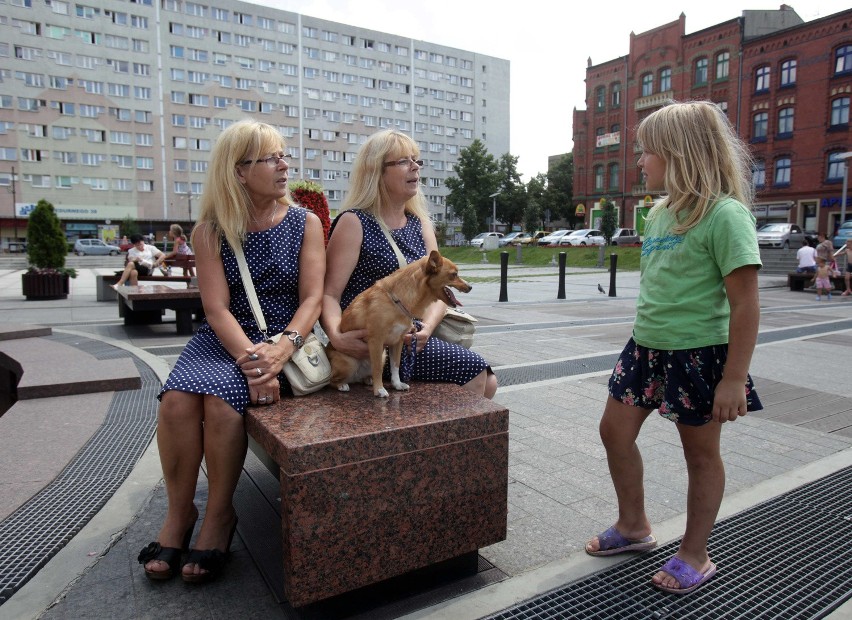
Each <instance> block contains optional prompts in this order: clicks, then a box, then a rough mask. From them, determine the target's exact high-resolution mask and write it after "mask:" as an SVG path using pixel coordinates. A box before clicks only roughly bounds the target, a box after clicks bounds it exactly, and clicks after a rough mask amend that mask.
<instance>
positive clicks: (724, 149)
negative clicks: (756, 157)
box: [637, 101, 752, 234]
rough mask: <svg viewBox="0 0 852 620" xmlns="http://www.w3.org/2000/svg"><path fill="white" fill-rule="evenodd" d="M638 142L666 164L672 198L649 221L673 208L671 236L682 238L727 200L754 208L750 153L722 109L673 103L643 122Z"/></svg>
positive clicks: (702, 103)
mask: <svg viewBox="0 0 852 620" xmlns="http://www.w3.org/2000/svg"><path fill="white" fill-rule="evenodd" d="M637 138H638V141H639V144H640V145H641V147H642V149H643V150H645V151H647V152H649V153H653V154H654V155H657V156H659V157H661V158H662V159H663V160H664V161H665V162H666V173H665V180H664V185H665V191H666V193H667V195H666V196H665V197H664V198H663V200H662V201H660V202H659V203H658V204H657V205H656V206H655V207H654V208H653V209H651V212H650V213H649V214H648V217H649V219H650V218H653V217H654V216H655V215H656V214H657V213H659V212H660V211H659V210H660V209H665V208H671V209H672V210H673V212H674V215H675V218H676V219H677V224H676V225H675V226H673V227H672V232H673V233H675V234H683V233H685V232H686V231H687V230H689V229H690V228H692V227H694V226H696V225H697V224H698V223H699V222H700V221H701V220H702V219H703V218H704V216H705V215H707V213H709V212H710V210H711V209H712V208H713V205H715V204H716V203H717V202H718V201H719V200H720V199H722V198H726V197H731V198H735V199H736V200H738V201H740V202H741V203H743V204H744V205H745V206H746V207H748V208H751V202H752V187H751V165H752V158H751V154H750V153H749V150H748V146H747V145H746V144H745V143H743V141H742V140H740V138H739V137H738V136H737V133H736V131H735V130H734V128H733V126H732V125H731V123H730V122H729V121H728V117H727V116H725V113H724V112H722V110H720V109H719V107H718V106H717V105H715V104H713V103H709V102H706V101H688V102H674V103H671V104H669V105H667V106H665V107H663V108H660V109H659V110H657V111H656V112H654V113H653V114H651V115H650V116H648V117H647V118H645V119H644V120H643V121H642V122H641V123H640V125H639V129H638V132H637Z"/></svg>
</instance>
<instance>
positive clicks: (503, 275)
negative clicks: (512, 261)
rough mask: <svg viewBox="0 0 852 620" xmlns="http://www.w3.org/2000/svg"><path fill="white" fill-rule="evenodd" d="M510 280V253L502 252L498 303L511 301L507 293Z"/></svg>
mask: <svg viewBox="0 0 852 620" xmlns="http://www.w3.org/2000/svg"><path fill="white" fill-rule="evenodd" d="M508 279H509V253H508V252H500V299H498V300H497V301H509V295H508V294H507V293H506V281H507V280H508Z"/></svg>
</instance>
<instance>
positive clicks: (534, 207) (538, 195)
mask: <svg viewBox="0 0 852 620" xmlns="http://www.w3.org/2000/svg"><path fill="white" fill-rule="evenodd" d="M546 191H547V177H546V176H545V175H544V174H543V173H541V172H539V173H538V174H537V175H535V176H534V177H533V178H531V179H530V180H529V182H528V183H527V206H526V208H525V209H524V230H526V231H528V232H530V233H534V232H535V231H536V230H539V229H540V228H541V227H542V226H541V216H542V205H543V204H544V200H545V198H544V196H545V193H546Z"/></svg>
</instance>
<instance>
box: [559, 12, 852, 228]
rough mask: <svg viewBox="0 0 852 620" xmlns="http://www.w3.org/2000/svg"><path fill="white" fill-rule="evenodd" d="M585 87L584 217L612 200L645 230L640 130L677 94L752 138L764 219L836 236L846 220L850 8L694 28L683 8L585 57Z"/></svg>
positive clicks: (579, 186) (577, 124)
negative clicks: (602, 56)
mask: <svg viewBox="0 0 852 620" xmlns="http://www.w3.org/2000/svg"><path fill="white" fill-rule="evenodd" d="M586 93H587V94H586V110H575V111H574V124H573V127H574V199H575V203H576V204H577V205H579V204H582V205H583V206H584V208H585V211H586V217H587V220H586V221H587V222H588V223H589V225H594V224H595V222H594V219H593V218H594V217H595V211H594V209H595V207H596V206H597V205H598V204H599V201H600V199H601V198H602V197H607V198H609V199H611V200H612V201H613V202H615V204H616V206H617V207H618V209H619V222H620V225H622V226H626V227H631V228H637V229H639V230H640V232H641V231H642V230H643V228H644V227H643V225H642V224H643V222H642V217H641V215H642V207H643V206H644V205H645V201H646V199H647V197H648V194H647V192H646V191H645V187H644V184H643V182H642V178H641V175H640V174H639V170H638V168H637V166H636V160H637V159H638V158H639V155H640V152H639V151H638V149H637V147H636V144H635V132H634V128H635V127H636V126H637V125H638V123H639V122H640V121H641V120H642V119H643V118H644V117H645V116H646V115H648V114H650V113H651V112H653V111H654V110H656V109H658V108H660V107H661V106H663V105H665V103H666V101H669V100H672V99H674V100H679V101H684V100H690V99H692V100H694V99H703V100H707V101H712V102H714V103H716V104H718V105H719V106H720V107H721V108H722V109H723V110H724V111H725V112H726V113H727V114H728V118H730V120H731V122H732V123H733V124H734V125H735V126H736V127H737V130H738V132H739V134H740V136H741V137H742V138H743V139H744V140H746V141H747V142H748V143H749V144H750V146H751V148H752V153H753V155H754V158H755V168H754V172H753V179H754V184H755V190H756V196H755V205H754V209H753V211H754V214H755V217H757V219H758V221H759V222H761V223H762V222H766V221H790V222H796V223H798V224H800V225H802V226H803V227H804V228H806V229H809V230H825V231H827V232H828V233H829V234H832V233H833V231H834V229H835V228H836V227H837V226H838V225H839V219H840V211H841V209H840V203H841V193H842V185H843V170H844V165H845V160H844V159H842V158H839V157H838V155H840V154H844V153H848V152H849V151H852V137H850V135H849V110H850V97H852V10H848V11H843V12H841V13H836V14H834V15H830V16H828V17H825V18H821V19H818V20H814V21H811V22H807V23H805V22H803V21H802V20H801V18H800V17H799V16H798V15H797V14H796V13H795V11H794V10H793V9H792V8H790V7H787V6H786V5H781V8H780V9H779V10H777V11H743V14H742V16H741V17H738V18H735V19H732V20H729V21H726V22H722V23H720V24H717V25H715V26H711V27H709V28H705V29H704V30H700V31H698V32H694V33H692V34H689V35H687V34H686V17H685V15H683V14H681V16H680V18H679V19H678V20H677V21H675V22H671V23H668V24H664V25H662V26H660V27H658V28H655V29H653V30H650V31H648V32H644V33H641V34H638V35H636V34H632V33H631V35H630V52H629V54H628V55H627V56H624V57H621V58H616V59H614V60H610V61H607V62H605V63H602V64H599V65H591V64H590V65H589V67H588V68H587V70H586ZM849 193H850V194H852V191H850V192H849ZM650 198H654V196H650ZM850 202H852V201H850V200H849V199H848V198H847V208H846V211H847V215H846V219H850V218H852V208H850V206H849V204H850Z"/></svg>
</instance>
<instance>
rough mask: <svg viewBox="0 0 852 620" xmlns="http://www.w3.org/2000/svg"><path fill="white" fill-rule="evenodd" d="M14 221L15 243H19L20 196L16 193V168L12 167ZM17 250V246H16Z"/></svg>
mask: <svg viewBox="0 0 852 620" xmlns="http://www.w3.org/2000/svg"><path fill="white" fill-rule="evenodd" d="M12 220H13V221H14V223H15V243H16V244H17V243H18V196H17V194H16V193H15V166H12ZM15 247H16V248H17V246H15Z"/></svg>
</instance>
